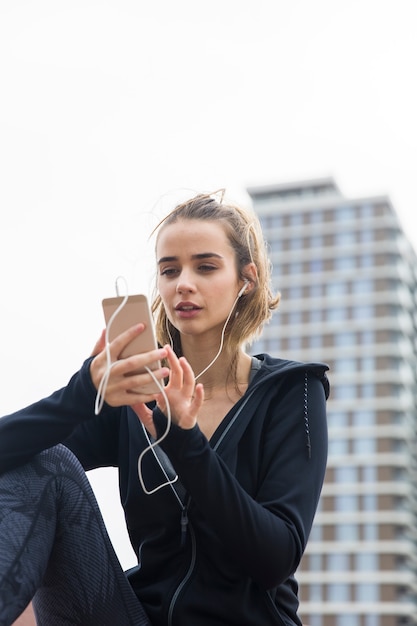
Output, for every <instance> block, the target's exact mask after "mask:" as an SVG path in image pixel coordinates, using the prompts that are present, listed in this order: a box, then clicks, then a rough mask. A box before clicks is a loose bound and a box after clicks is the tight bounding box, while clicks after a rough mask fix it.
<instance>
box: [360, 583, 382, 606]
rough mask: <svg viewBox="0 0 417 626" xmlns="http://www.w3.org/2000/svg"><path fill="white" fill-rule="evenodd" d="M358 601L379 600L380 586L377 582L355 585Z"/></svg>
mask: <svg viewBox="0 0 417 626" xmlns="http://www.w3.org/2000/svg"><path fill="white" fill-rule="evenodd" d="M355 600H356V601H357V602H379V586H378V585H377V584H376V583H361V584H360V585H356V586H355Z"/></svg>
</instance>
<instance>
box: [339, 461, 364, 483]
mask: <svg viewBox="0 0 417 626" xmlns="http://www.w3.org/2000/svg"><path fill="white" fill-rule="evenodd" d="M334 477H335V481H334V482H335V483H357V482H358V468H357V467H355V466H353V465H342V466H340V467H335V469H334Z"/></svg>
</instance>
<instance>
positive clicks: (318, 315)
mask: <svg viewBox="0 0 417 626" xmlns="http://www.w3.org/2000/svg"><path fill="white" fill-rule="evenodd" d="M322 317H323V311H322V310H321V309H313V310H312V311H310V313H309V318H310V322H311V323H312V324H316V323H317V322H321V319H322Z"/></svg>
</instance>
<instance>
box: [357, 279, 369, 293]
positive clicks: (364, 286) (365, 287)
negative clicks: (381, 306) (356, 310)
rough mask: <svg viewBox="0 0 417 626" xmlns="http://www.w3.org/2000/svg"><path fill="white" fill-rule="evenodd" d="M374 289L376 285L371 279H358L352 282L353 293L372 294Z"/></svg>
mask: <svg viewBox="0 0 417 626" xmlns="http://www.w3.org/2000/svg"><path fill="white" fill-rule="evenodd" d="M373 288H374V283H373V280H371V279H370V278H358V279H356V280H354V281H353V282H352V291H353V293H372V291H373Z"/></svg>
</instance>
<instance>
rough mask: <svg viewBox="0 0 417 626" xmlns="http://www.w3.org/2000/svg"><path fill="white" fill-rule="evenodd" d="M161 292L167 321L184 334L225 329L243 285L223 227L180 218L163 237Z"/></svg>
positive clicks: (159, 257)
mask: <svg viewBox="0 0 417 626" xmlns="http://www.w3.org/2000/svg"><path fill="white" fill-rule="evenodd" d="M156 256H157V264H158V290H159V293H160V296H161V298H162V302H163V304H164V307H165V310H166V313H167V316H168V319H169V320H170V322H171V323H172V324H173V325H174V326H175V328H177V329H178V330H179V332H180V333H181V334H185V335H200V334H202V333H210V332H215V333H216V334H218V332H219V331H221V329H222V328H223V324H224V322H225V321H226V318H227V316H228V315H229V313H230V310H231V308H232V306H233V304H234V302H235V300H236V297H237V294H238V292H239V289H240V288H241V287H242V285H243V281H242V280H239V279H238V275H237V269H236V256H235V252H234V250H233V248H232V247H231V245H230V243H229V240H228V238H227V236H226V233H225V231H224V229H223V226H222V225H221V224H220V223H217V222H210V221H201V220H181V221H178V222H176V223H174V224H170V225H168V226H164V227H163V228H162V230H161V231H160V233H159V236H158V240H157V245H156Z"/></svg>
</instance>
